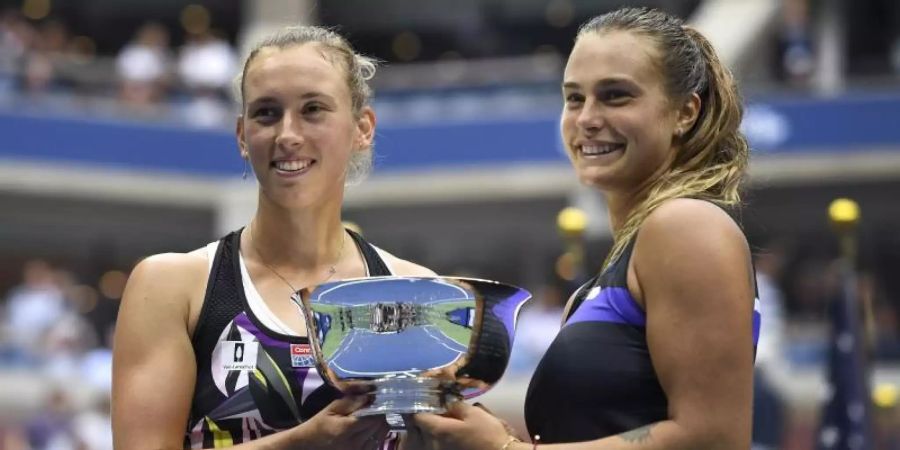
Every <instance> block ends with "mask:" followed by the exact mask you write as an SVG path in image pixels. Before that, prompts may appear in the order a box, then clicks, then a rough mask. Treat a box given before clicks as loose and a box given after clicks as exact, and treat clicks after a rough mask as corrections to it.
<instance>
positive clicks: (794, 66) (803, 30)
mask: <svg viewBox="0 0 900 450" xmlns="http://www.w3.org/2000/svg"><path fill="white" fill-rule="evenodd" d="M781 7H782V11H781V12H782V16H781V18H782V22H781V35H780V46H781V49H780V50H781V51H780V56H781V67H780V69H781V70H780V72H781V74H782V76H783V77H784V79H785V80H786V81H788V82H789V83H791V84H794V85H797V86H801V87H802V86H806V85H807V83H809V81H810V79H811V77H812V74H813V71H814V70H815V68H816V67H815V66H816V57H815V53H814V52H813V47H812V37H811V34H810V33H811V27H810V25H809V0H783V1H782V4H781Z"/></svg>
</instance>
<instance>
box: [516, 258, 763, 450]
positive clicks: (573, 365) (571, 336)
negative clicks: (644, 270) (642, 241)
mask: <svg viewBox="0 0 900 450" xmlns="http://www.w3.org/2000/svg"><path fill="white" fill-rule="evenodd" d="M634 242H635V241H634V240H632V241H631V243H630V244H629V245H628V246H627V247H626V248H625V250H624V251H623V253H622V254H621V255H620V256H619V258H618V259H617V260H616V261H614V262H613V263H612V264H611V265H609V266H608V267H607V268H606V269H605V270H604V271H603V272H601V273H600V274H599V275H597V276H596V277H594V278H593V279H591V280H590V281H588V282H587V283H585V284H584V285H582V286H581V287H580V288H579V289H578V290H576V291H575V293H574V294H573V299H572V300H573V303H572V307H571V309H570V312H569V315H568V317H567V318H566V320H565V323H564V325H563V327H562V328H561V329H560V331H559V334H557V336H556V339H555V340H554V341H553V343H552V344H551V345H550V347H549V348H548V349H547V352H546V353H545V354H544V357H543V358H542V359H541V361H540V363H539V364H538V367H537V369H536V370H535V373H534V375H533V376H532V379H531V383H530V384H529V386H528V392H527V395H526V397H525V422H526V424H527V426H528V432H529V433H530V434H531V436H535V435H539V436H540V441H541V442H544V443H548V444H551V443H560V442H582V441H588V440H594V439H600V438H603V437H606V436H612V435H616V434H619V433H623V432H625V431H629V430H633V429H635V428H638V427H641V426H644V425H648V424H651V423H655V422H659V421H662V420H666V419H668V401H667V399H666V395H665V392H664V391H663V389H662V387H661V386H660V384H659V379H658V378H657V376H656V372H655V370H654V369H653V363H652V361H651V359H650V351H649V349H648V347H647V336H646V322H647V317H646V314H645V312H644V310H643V309H642V308H641V306H640V305H639V304H638V303H637V302H636V301H635V299H634V298H633V297H632V296H631V293H630V292H629V291H628V284H627V274H628V262H629V260H630V259H631V255H632V252H633V250H634ZM759 324H760V316H759V300H756V303H755V307H754V312H753V346H754V349H755V347H756V342H757V341H758V339H759Z"/></svg>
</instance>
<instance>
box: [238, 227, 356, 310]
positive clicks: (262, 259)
mask: <svg viewBox="0 0 900 450" xmlns="http://www.w3.org/2000/svg"><path fill="white" fill-rule="evenodd" d="M247 228H249V230H248V231H249V232H250V233H249V234H250V246H251V247H253V251H255V252H256V255H257V256H259V262H261V263H262V265H264V266H266V268H267V269H269V271H271V272H272V273H273V274H275V276H276V277H278V278H280V279H281V281H284V284H286V285H288V287H290V288H291V294H294V293H296V292H297V289H296V288H294V285H293V284H291V282H290V281H288V280H287V278H285V277H283V276H282V275H281V274H280V273H278V271H277V270H275V268H274V267H272V266H270V265H269V263H267V262H266V258H265V257H263V254H262V252H260V251H259V248H258V247H257V246H256V239H255V238H254V237H253V232H254V231H255V230H256V227H254V226H253V223H252V222H251V223H250V225H248V226H247ZM341 232H342V233H343V230H341ZM346 242H347V239H346V237H345V236H344V235H343V234H342V235H341V249H340V250H338V256H337V259H335V260H334V263H332V264H331V267H329V268H328V276H327V277H326V278H325V279H324V280H322V281H320V282H319V284H322V283H325V282H327V281H328V280H330V279H331V277H333V276H334V274H335V273H337V268H336V267H335V266H337V263H338V262H340V260H341V256H343V255H344V244H345V243H346Z"/></svg>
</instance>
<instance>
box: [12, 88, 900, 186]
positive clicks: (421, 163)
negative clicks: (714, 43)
mask: <svg viewBox="0 0 900 450" xmlns="http://www.w3.org/2000/svg"><path fill="white" fill-rule="evenodd" d="M460 95H465V98H463V99H461V100H460V102H466V101H469V102H472V103H473V104H472V106H471V107H469V108H466V109H467V110H472V111H482V113H490V111H492V109H491V107H490V105H491V103H490V100H486V99H485V97H486V96H479V95H474V94H472V93H468V94H460ZM479 97H481V100H479ZM432 100H433V101H434V102H436V103H442V102H446V101H447V99H446V95H442V96H440V97H439V98H433V99H432ZM428 101H429V100H428V97H427V96H426V97H422V98H419V99H405V98H400V99H392V98H390V97H388V98H385V99H383V100H381V101H380V102H381V103H380V104H379V105H376V109H379V108H381V105H384V108H385V110H386V111H391V113H390V114H389V115H390V117H391V119H390V120H385V121H382V122H381V123H380V124H379V128H378V136H377V137H376V146H377V147H376V148H377V154H378V156H377V159H376V164H377V166H378V170H379V172H381V171H409V170H417V169H422V168H429V167H442V168H454V167H473V166H478V167H483V166H485V165H495V166H506V165H509V164H515V163H526V164H527V163H547V162H549V163H564V162H565V156H564V154H563V152H562V150H561V148H560V143H559V138H558V128H559V124H558V117H557V115H556V114H557V111H554V110H544V111H540V110H537V111H532V112H530V113H528V114H522V115H520V116H518V117H509V116H503V117H500V118H497V117H494V118H485V117H482V116H478V117H475V116H473V117H471V118H469V119H464V118H456V119H454V120H445V119H446V118H445V117H444V116H443V115H442V114H440V113H439V111H440V107H439V106H437V105H435V108H436V109H435V108H429V107H423V106H422V104H423V102H425V103H427V102H428ZM479 102H483V103H479ZM479 105H480V106H479ZM425 110H428V111H432V112H431V113H430V114H428V115H427V116H428V117H423V115H425V114H424V113H422V111H425ZM403 111H406V112H405V113H404V112H403ZM436 111H437V112H436ZM405 115H408V116H409V117H410V120H404V119H403V117H404V116H405ZM414 116H415V120H414V119H413V117H414ZM897 117H900V95H896V94H893V95H888V94H884V95H881V96H871V95H867V96H846V97H842V98H837V99H828V100H825V99H797V100H777V101H771V102H769V101H757V102H751V103H750V105H749V106H748V108H747V113H746V117H745V120H744V130H745V132H746V134H747V136H748V138H749V139H750V141H751V144H752V146H753V148H754V150H757V151H761V152H765V153H778V154H781V153H791V154H795V153H800V154H802V153H805V152H831V153H846V154H850V153H853V152H857V151H866V150H890V149H900V127H897V126H896V123H895V122H896V120H897ZM0 133H2V134H3V136H4V138H5V144H4V145H2V146H0V159H2V158H9V159H16V160H20V161H33V162H38V163H40V162H47V161H49V162H57V163H72V162H74V163H80V164H89V165H98V166H112V167H119V168H125V169H129V168H130V169H139V170H141V171H160V172H177V173H188V174H196V175H207V176H209V175H212V176H234V175H237V174H240V171H241V170H242V168H243V166H242V164H241V161H240V159H239V157H238V151H237V145H236V141H235V138H234V133H233V131H232V130H230V129H214V130H210V129H203V130H198V129H194V128H189V127H186V126H184V125H182V124H181V123H179V122H178V121H176V120H172V121H171V123H169V122H166V123H149V124H148V123H146V122H145V123H141V122H137V121H129V120H121V119H116V120H112V119H104V120H101V119H85V118H83V117H80V116H76V115H74V114H73V115H59V116H56V117H47V116H30V115H23V114H22V113H21V111H7V112H0Z"/></svg>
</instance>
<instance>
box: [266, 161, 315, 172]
mask: <svg viewBox="0 0 900 450" xmlns="http://www.w3.org/2000/svg"><path fill="white" fill-rule="evenodd" d="M310 164H312V161H310V160H303V161H275V168H276V169H278V170H284V171H287V172H296V171H298V170H303V169H305V168H307V167H309V165H310Z"/></svg>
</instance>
